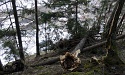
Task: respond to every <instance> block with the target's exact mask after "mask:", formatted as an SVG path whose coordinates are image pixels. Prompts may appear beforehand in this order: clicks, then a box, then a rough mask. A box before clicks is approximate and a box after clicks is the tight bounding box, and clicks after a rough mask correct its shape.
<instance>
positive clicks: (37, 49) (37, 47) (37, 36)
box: [35, 0, 40, 56]
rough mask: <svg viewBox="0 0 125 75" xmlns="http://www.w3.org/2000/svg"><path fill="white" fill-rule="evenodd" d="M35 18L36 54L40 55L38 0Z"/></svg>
mask: <svg viewBox="0 0 125 75" xmlns="http://www.w3.org/2000/svg"><path fill="white" fill-rule="evenodd" d="M35 19H36V56H40V51H39V26H38V11H37V0H35Z"/></svg>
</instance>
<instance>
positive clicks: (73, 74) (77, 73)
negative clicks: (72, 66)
mask: <svg viewBox="0 0 125 75" xmlns="http://www.w3.org/2000/svg"><path fill="white" fill-rule="evenodd" d="M63 75H84V74H83V73H82V72H70V73H67V74H63Z"/></svg>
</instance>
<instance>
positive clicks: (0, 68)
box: [0, 59, 3, 71]
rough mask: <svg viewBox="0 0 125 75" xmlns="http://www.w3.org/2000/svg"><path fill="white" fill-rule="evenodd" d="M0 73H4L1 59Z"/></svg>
mask: <svg viewBox="0 0 125 75" xmlns="http://www.w3.org/2000/svg"><path fill="white" fill-rule="evenodd" d="M0 71H3V64H2V62H1V59H0Z"/></svg>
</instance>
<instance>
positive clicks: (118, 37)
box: [81, 34, 125, 52]
mask: <svg viewBox="0 0 125 75" xmlns="http://www.w3.org/2000/svg"><path fill="white" fill-rule="evenodd" d="M124 37H125V34H123V35H120V36H117V37H116V40H119V39H122V38H124ZM106 42H107V41H103V42H100V43H97V44H95V45H92V46H88V47H85V48H83V49H82V50H81V52H85V51H87V50H90V49H93V48H97V47H100V46H102V45H104V44H105V43H106Z"/></svg>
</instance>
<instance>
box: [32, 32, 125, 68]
mask: <svg viewBox="0 0 125 75" xmlns="http://www.w3.org/2000/svg"><path fill="white" fill-rule="evenodd" d="M124 37H125V34H123V35H120V36H117V37H116V40H119V39H122V38H124ZM85 40H86V39H85V38H83V39H82V40H81V41H80V43H81V44H83V45H84V43H85ZM80 43H79V44H78V45H77V46H76V48H75V49H74V50H73V51H75V50H77V48H80V47H83V45H81V44H80ZM105 43H106V41H103V42H100V43H98V44H94V45H92V46H88V47H85V48H83V49H81V52H85V51H87V50H90V49H93V48H97V47H100V46H102V45H104V44H105ZM59 60H60V58H59V56H57V57H55V58H53V59H51V60H48V61H45V62H42V63H39V64H36V65H31V67H35V66H43V65H51V64H53V63H56V62H57V61H59Z"/></svg>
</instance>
